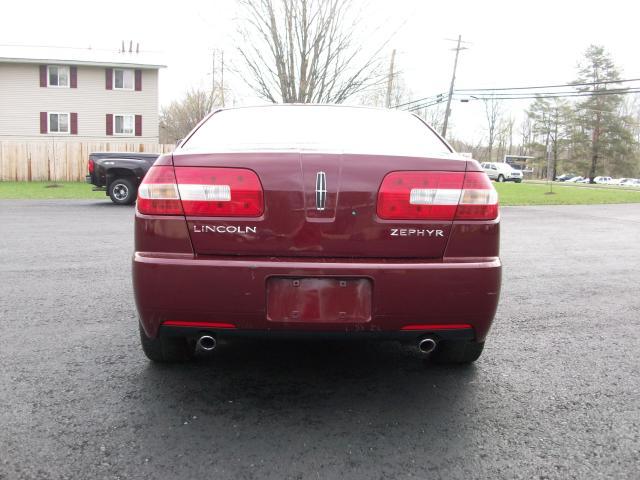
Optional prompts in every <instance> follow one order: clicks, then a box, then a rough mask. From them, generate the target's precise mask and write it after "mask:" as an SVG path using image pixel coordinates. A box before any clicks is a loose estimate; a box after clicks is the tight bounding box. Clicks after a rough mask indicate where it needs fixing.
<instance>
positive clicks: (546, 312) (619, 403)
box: [0, 200, 640, 480]
mask: <svg viewBox="0 0 640 480" xmlns="http://www.w3.org/2000/svg"><path fill="white" fill-rule="evenodd" d="M502 214H503V230H502V258H503V263H504V279H503V291H502V300H501V305H500V308H499V310H498V315H497V317H496V321H495V324H494V328H493V330H492V332H491V333H490V336H489V339H488V341H487V346H486V348H485V351H484V354H483V356H482V357H481V358H480V360H479V361H478V362H477V363H476V364H475V365H474V366H471V367H437V366H432V365H430V364H426V365H425V364H424V362H423V361H422V360H421V358H420V357H419V355H418V354H417V352H416V351H414V350H413V349H409V348H400V347H399V346H398V345H396V344H394V343H381V344H377V343H340V342H338V343H334V342H328V343H327V342H322V343H315V342H312V343H309V342H306V343H292V342H259V341H243V342H236V343H233V344H226V345H222V346H221V347H220V348H219V350H218V351H217V352H216V353H215V355H213V356H211V357H209V358H206V359H201V360H200V361H198V362H196V363H195V364H187V365H179V366H156V365H152V364H150V363H149V362H148V361H147V360H146V358H145V357H144V356H143V354H142V352H141V350H140V348H139V344H138V338H137V324H136V312H135V306H134V303H133V297H132V293H131V280H130V256H131V252H132V249H133V238H132V224H133V222H132V215H133V209H132V208H129V207H117V206H114V205H112V204H111V203H110V202H108V201H106V200H104V201H94V200H60V201H0V231H1V233H2V234H1V235H0V255H1V258H2V262H1V263H0V279H1V290H0V326H1V330H0V332H1V335H0V361H1V362H2V369H1V370H0V425H1V427H2V428H0V479H12V480H13V479H49V478H51V479H60V478H83V479H89V478H91V479H102V478H104V479H118V478H120V479H126V478H154V479H161V478H185V479H187V478H215V479H227V478H229V479H245V478H247V479H248V478H274V479H282V478H300V479H303V478H304V479H306V478H311V479H325V478H326V479H334V478H340V477H342V478H363V479H374V478H389V479H404V478H415V479H423V478H581V479H583V478H637V475H638V473H637V472H638V457H639V455H640V400H639V399H640V371H639V370H640V368H639V365H640V362H639V357H640V315H639V312H640V295H639V289H640V287H639V285H640V206H638V205H637V204H629V205H599V206H592V205H581V206H547V207H506V208H503V210H502ZM425 294H428V292H427V293H425Z"/></svg>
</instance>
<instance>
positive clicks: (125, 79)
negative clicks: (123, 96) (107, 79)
mask: <svg viewBox="0 0 640 480" xmlns="http://www.w3.org/2000/svg"><path fill="white" fill-rule="evenodd" d="M133 82H134V75H133V70H129V69H123V68H114V69H113V88H115V89H117V90H133Z"/></svg>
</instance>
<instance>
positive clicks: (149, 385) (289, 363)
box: [140, 339, 477, 415]
mask: <svg viewBox="0 0 640 480" xmlns="http://www.w3.org/2000/svg"><path fill="white" fill-rule="evenodd" d="M476 376H477V368H476V367H475V366H473V365H468V366H439V365H435V364H432V363H431V362H429V361H428V360H425V359H424V357H422V356H421V354H420V353H419V352H418V351H417V349H416V348H414V347H413V346H406V345H405V346H402V345H400V344H398V343H396V342H369V341H335V340H332V341H302V342H301V341H292V340H268V341H260V340H257V339H242V340H240V339H234V340H232V341H229V342H228V343H222V342H220V344H219V347H218V348H217V349H216V351H215V352H214V353H213V354H210V355H206V356H199V357H198V358H197V359H196V361H195V362H192V363H186V364H178V365H159V364H152V363H150V364H149V365H148V366H147V368H145V369H144V370H142V371H141V372H140V377H141V378H140V380H141V382H143V384H144V387H143V388H144V390H145V391H146V392H147V393H148V394H149V395H151V396H152V397H154V398H155V399H157V400H161V401H163V402H165V403H166V404H168V405H175V404H176V402H178V403H180V404H181V405H183V406H184V405H185V404H188V405H189V406H190V407H191V408H192V409H194V410H201V411H210V407H211V406H212V405H218V406H220V405H224V404H227V403H228V402H231V403H234V402H236V403H239V404H242V405H244V406H255V407H257V408H258V409H259V411H260V412H265V411H270V410H271V411H274V412H279V411H282V409H287V410H288V411H290V412H295V411H298V412H301V411H302V410H303V411H305V412H311V411H317V412H322V411H324V412H325V413H328V412H327V409H329V410H332V409H339V410H344V409H353V410H354V411H358V412H363V413H365V412H367V411H371V410H377V409H378V408H387V407H388V408H393V409H395V410H396V411H397V412H398V413H401V412H402V413H403V414H405V415H406V414H407V413H408V412H411V411H414V412H424V410H425V408H426V409H428V410H429V411H431V412H437V411H439V410H449V409H451V408H455V404H456V403H457V402H459V401H464V402H467V401H468V399H465V396H466V395H467V394H469V392H470V391H473V388H472V386H473V384H474V383H475V378H476ZM157 407H158V405H156V408H157ZM416 407H418V408H416ZM251 411H252V410H251V409H246V410H244V415H250V414H251Z"/></svg>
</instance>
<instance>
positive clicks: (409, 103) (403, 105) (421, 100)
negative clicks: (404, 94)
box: [393, 93, 445, 108]
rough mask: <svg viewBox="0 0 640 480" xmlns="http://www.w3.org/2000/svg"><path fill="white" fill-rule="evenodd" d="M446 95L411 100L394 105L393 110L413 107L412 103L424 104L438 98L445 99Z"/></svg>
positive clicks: (440, 94) (439, 94)
mask: <svg viewBox="0 0 640 480" xmlns="http://www.w3.org/2000/svg"><path fill="white" fill-rule="evenodd" d="M444 95H445V94H444V93H438V94H436V95H431V96H430V97H423V98H418V99H417V100H411V101H410V102H405V103H399V104H397V105H394V106H393V108H400V107H405V106H407V105H411V104H412V103H418V102H424V101H425V100H429V99H435V98H438V97H444Z"/></svg>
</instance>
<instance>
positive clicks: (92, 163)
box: [87, 159, 96, 173]
mask: <svg viewBox="0 0 640 480" xmlns="http://www.w3.org/2000/svg"><path fill="white" fill-rule="evenodd" d="M87 167H88V168H89V173H93V171H94V170H95V169H96V164H95V162H94V161H93V160H91V159H89V161H88V162H87Z"/></svg>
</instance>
